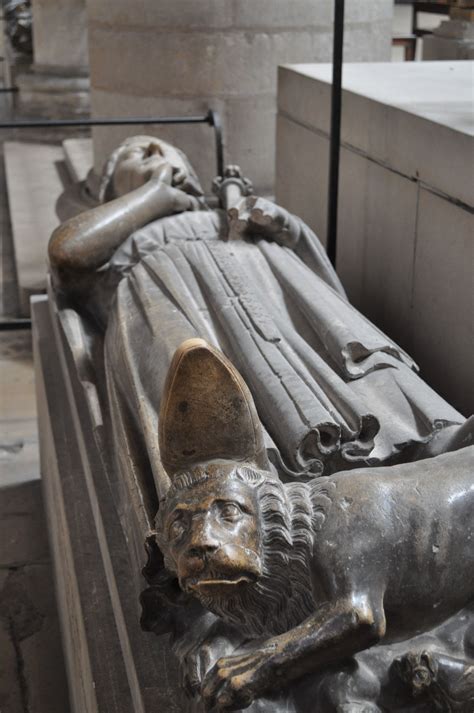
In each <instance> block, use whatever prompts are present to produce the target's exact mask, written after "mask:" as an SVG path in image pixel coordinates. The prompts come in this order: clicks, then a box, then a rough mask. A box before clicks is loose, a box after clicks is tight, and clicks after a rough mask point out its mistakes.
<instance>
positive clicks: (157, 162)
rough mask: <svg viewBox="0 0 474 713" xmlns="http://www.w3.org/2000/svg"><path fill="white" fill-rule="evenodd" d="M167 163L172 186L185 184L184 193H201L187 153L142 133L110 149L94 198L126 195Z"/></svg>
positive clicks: (100, 198) (107, 198)
mask: <svg viewBox="0 0 474 713" xmlns="http://www.w3.org/2000/svg"><path fill="white" fill-rule="evenodd" d="M167 166H169V167H170V168H171V176H170V180H171V184H172V185H173V186H174V187H176V188H181V187H186V189H187V190H188V192H192V193H194V194H196V195H202V189H201V186H200V184H199V180H198V178H197V175H196V173H195V171H194V169H193V167H192V166H191V163H190V162H189V160H188V158H187V156H186V155H185V154H184V153H183V152H182V151H180V150H179V149H177V148H176V147H174V146H172V145H171V144H169V143H167V142H166V141H163V140H162V139H159V138H157V137H155V136H145V135H144V136H131V137H129V138H128V139H126V140H125V141H123V142H122V143H121V144H120V146H119V147H118V148H116V149H115V150H114V151H113V152H112V154H111V155H110V157H109V158H108V160H107V162H106V164H105V167H104V170H103V173H102V177H101V179H100V185H99V189H98V199H99V200H100V202H105V201H108V200H111V199H113V198H117V197H119V196H122V195H126V194H127V193H129V192H130V191H132V190H134V189H135V188H139V187H140V186H142V185H143V184H144V183H146V182H147V181H149V180H150V178H151V177H152V176H153V175H157V174H158V173H160V172H162V171H164V169H165V167H167ZM190 189H191V191H190Z"/></svg>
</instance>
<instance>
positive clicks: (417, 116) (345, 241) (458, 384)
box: [276, 62, 474, 413]
mask: <svg viewBox="0 0 474 713" xmlns="http://www.w3.org/2000/svg"><path fill="white" fill-rule="evenodd" d="M343 85H344V91H343V102H342V106H343V117H342V150H341V174H340V198H339V235H338V250H337V269H338V272H339V275H340V277H341V279H342V281H343V283H344V286H345V287H346V289H347V291H348V294H349V298H350V300H351V301H352V302H353V303H354V304H355V305H356V306H357V307H358V308H359V309H360V310H361V311H362V312H363V313H364V314H365V315H367V316H368V317H369V319H371V320H373V321H374V322H375V323H376V324H377V325H378V326H380V327H381V328H382V329H383V330H384V331H385V332H387V333H388V334H389V335H390V336H391V337H392V338H394V339H395V341H397V342H398V343H400V344H401V345H402V346H404V347H405V348H406V349H407V350H408V351H409V352H410V353H411V354H412V356H414V358H415V359H416V360H417V361H418V363H419V364H420V366H421V368H422V375H423V376H424V378H425V379H426V380H427V381H428V382H429V383H430V384H431V385H432V386H433V387H434V388H435V389H436V390H437V391H439V392H440V393H441V394H442V395H443V396H444V397H445V398H447V399H448V400H449V401H450V402H451V403H453V405H455V406H456V407H457V408H458V409H460V410H462V411H464V412H465V413H470V412H472V409H473V407H474V393H473V388H472V363H473V361H474V354H473V347H474V345H473V340H472V295H473V278H472V264H473V262H472V261H473V247H474V243H473V240H472V235H473V228H474V225H473V219H472V206H473V205H474V195H473V182H472V165H473V152H474V142H473V139H472V135H473V129H472V120H471V117H472V67H471V63H469V62H430V63H428V62H416V63H415V62H407V63H392V64H348V65H346V66H345V68H344V75H343ZM330 94H331V67H330V65H303V66H299V67H298V66H293V67H283V68H281V69H280V75H279V92H278V136H277V186H276V197H277V201H278V202H279V203H281V204H282V205H284V206H285V207H286V208H288V209H290V210H291V211H293V212H294V213H296V214H298V215H300V216H301V217H302V218H303V219H304V220H306V221H307V222H308V223H309V225H310V226H311V227H312V228H313V229H314V230H315V232H316V233H317V234H318V236H319V237H320V238H321V239H322V240H323V242H324V241H325V237H326V210H327V185H328V160H329V126H330ZM447 365H449V369H447V368H446V367H447Z"/></svg>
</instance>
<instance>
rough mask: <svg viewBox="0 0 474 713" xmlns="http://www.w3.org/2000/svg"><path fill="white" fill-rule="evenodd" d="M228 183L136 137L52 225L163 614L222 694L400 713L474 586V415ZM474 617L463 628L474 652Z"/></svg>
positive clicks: (154, 614) (162, 620)
mask: <svg viewBox="0 0 474 713" xmlns="http://www.w3.org/2000/svg"><path fill="white" fill-rule="evenodd" d="M217 190H218V194H219V199H220V207H219V208H217V209H212V210H211V209H210V207H209V205H208V204H207V203H206V201H205V200H204V197H203V194H202V191H201V188H200V186H199V182H198V180H197V177H196V175H195V173H194V171H193V170H192V168H191V166H190V164H189V162H188V161H187V159H186V157H185V156H184V155H182V154H181V153H180V152H179V151H177V150H176V149H174V148H173V147H171V146H169V145H167V144H165V143H164V142H162V141H160V140H158V139H154V138H152V137H134V138H133V139H129V140H127V141H126V142H124V144H122V145H121V146H120V147H119V148H118V149H117V150H116V151H115V152H114V154H113V155H112V156H111V158H110V160H109V162H108V164H107V166H106V170H105V172H104V176H103V180H102V181H101V183H100V186H99V189H98V190H97V198H98V199H99V204H98V205H96V206H95V207H93V208H92V209H90V210H88V211H86V212H84V213H82V214H80V215H77V216H75V217H73V218H71V219H70V220H68V221H67V222H66V223H64V224H63V225H61V226H60V227H59V228H58V229H57V230H56V231H55V233H53V236H52V239H51V242H50V251H49V254H50V264H51V272H52V277H53V284H54V287H55V290H56V295H57V302H58V305H59V307H60V311H61V310H62V309H63V308H65V309H64V311H66V312H68V315H69V317H70V316H71V314H73V315H76V316H77V322H74V329H71V331H70V334H71V340H73V339H75V338H76V337H77V334H78V333H79V332H80V331H81V330H82V333H83V340H82V347H83V351H84V352H89V356H90V364H89V362H87V359H85V358H83V354H82V353H81V357H80V358H78V359H77V368H78V370H79V372H81V370H87V373H85V371H84V374H82V376H81V373H80V374H79V378H80V379H81V380H82V381H83V383H84V384H85V388H84V395H85V396H84V397H85V399H86V400H88V402H90V410H91V413H93V414H97V413H99V412H100V413H101V414H102V415H101V418H99V417H97V422H98V423H99V422H100V423H101V424H102V423H103V424H104V427H105V428H106V429H107V431H108V434H109V437H110V439H111V440H110V442H111V443H112V446H113V447H112V450H113V453H114V456H115V472H114V477H115V478H116V490H117V498H118V509H119V512H120V516H121V519H122V523H123V527H124V530H125V532H126V536H127V541H128V542H129V544H130V548H131V551H132V552H133V556H134V561H136V562H140V561H141V560H142V551H143V543H144V541H145V540H146V542H147V548H148V551H149V554H150V562H149V563H148V565H147V567H145V570H144V573H145V576H146V578H147V580H148V582H149V584H150V587H149V589H148V590H147V591H146V592H145V593H144V596H143V605H144V616H143V624H144V627H145V628H148V629H150V630H153V631H155V632H156V633H160V632H163V631H167V630H169V629H172V630H173V632H174V642H175V644H174V645H175V650H176V651H177V652H178V655H179V656H180V658H181V661H182V664H183V667H184V669H185V674H186V677H187V679H188V683H190V688H191V689H192V691H193V692H194V693H196V690H198V692H199V691H200V692H201V697H202V700H203V701H204V702H205V704H206V705H207V707H208V708H210V707H212V706H216V707H217V709H218V710H222V711H224V710H233V709H236V708H238V707H244V706H247V705H251V707H252V710H255V711H257V710H259V711H261V710H266V711H280V710H281V711H292V712H293V711H297V713H307V711H308V712H309V711H311V713H313V711H314V707H312V706H313V704H314V705H317V706H318V713H320V711H321V713H326V711H332V710H340V711H350V712H351V713H352V711H353V710H355V708H354V707H352V708H351V707H350V706H354V705H355V704H354V701H356V700H357V701H361V702H362V703H361V705H362V704H363V705H365V704H366V703H367V701H370V704H373V707H371V708H370V709H369V707H367V706H368V705H369V704H368V703H367V705H366V706H365V707H364V708H361V709H360V710H364V711H365V710H370V711H375V710H380V709H379V708H378V707H377V706H378V705H379V704H380V705H381V706H383V708H384V710H392V709H393V708H391V707H390V706H391V702H390V701H388V703H386V702H385V698H384V696H386V693H385V687H386V681H387V679H388V669H389V668H390V665H391V662H393V661H394V660H395V658H396V657H400V656H404V655H405V654H407V653H408V652H409V651H411V650H412V649H413V650H415V653H416V651H417V650H418V649H419V650H423V651H424V650H425V649H426V648H427V647H428V648H430V647H431V648H432V647H433V646H435V647H436V646H438V647H440V646H441V647H442V643H440V642H441V641H442V637H441V634H439V631H440V629H439V627H438V628H436V629H434V628H433V627H437V625H438V623H439V622H444V621H445V620H447V621H451V619H450V618H449V617H451V615H455V620H456V622H458V619H456V616H457V614H456V612H458V611H459V610H460V609H461V608H462V607H465V606H466V605H468V603H469V602H470V601H471V600H472V595H473V591H472V578H469V577H468V576H466V572H469V571H470V570H469V567H471V569H472V564H473V563H472V556H473V548H472V546H470V542H472V539H471V540H470V539H469V538H472V527H473V514H472V497H473V494H472V448H468V449H466V448H462V447H463V446H465V445H468V444H470V443H472V434H471V425H472V424H471V425H470V422H466V420H465V419H464V417H463V416H462V415H461V414H459V413H458V412H457V411H456V410H455V409H453V408H452V407H451V406H450V405H449V404H447V403H446V402H445V401H444V400H443V399H442V398H441V397H439V396H438V395H437V394H436V393H435V392H433V390H432V389H430V388H429V386H428V385H427V384H425V383H424V382H423V381H422V379H421V378H420V377H419V376H418V374H417V367H416V365H415V364H414V362H413V361H412V359H411V358H410V357H409V356H408V355H407V354H406V353H405V352H404V351H403V350H402V349H400V347H398V346H397V345H396V344H395V343H394V342H393V341H392V340H390V339H389V338H388V337H387V336H386V335H384V334H382V333H381V332H380V331H379V330H378V329H377V328H376V327H375V326H374V325H372V324H371V323H370V322H369V321H368V320H367V319H365V318H364V317H363V316H362V315H361V314H360V313H359V312H357V310H356V309H354V308H353V307H352V306H351V305H350V303H349V302H348V300H347V297H346V295H345V293H344V290H343V288H342V285H341V284H340V282H339V280H338V278H337V275H336V274H335V272H334V270H333V269H332V267H331V265H330V264H329V262H328V260H327V257H326V255H325V252H324V250H323V248H322V246H321V245H320V243H319V241H318V240H317V238H316V236H315V235H314V234H313V233H312V232H311V231H310V229H309V228H308V227H307V226H306V225H305V224H304V223H303V222H302V221H301V220H299V219H298V218H297V217H295V216H293V215H291V214H289V213H288V212H287V211H286V210H284V209H283V208H281V207H279V206H275V205H274V204H272V203H271V202H269V201H266V200H263V199H261V198H256V197H255V196H252V195H249V184H248V182H247V181H245V180H244V179H242V177H241V176H240V173H239V171H238V170H237V169H236V168H235V167H231V168H229V169H228V170H227V172H226V176H225V177H224V178H223V180H221V181H220V182H219V183H218V185H217ZM69 317H68V318H69ZM202 340H205V341H202ZM224 354H225V355H226V356H225V357H224ZM173 357H174V360H173ZM86 365H87V369H86ZM91 365H92V366H91ZM237 369H238V370H239V371H237ZM103 373H105V378H106V389H104V388H102V383H101V375H102V374H103ZM240 374H241V375H240ZM93 385H95V386H94V388H92V386H93ZM95 387H97V388H95ZM96 392H97V393H96ZM250 392H251V394H252V395H250ZM257 413H258V416H257ZM158 432H160V439H159V440H158ZM159 441H160V442H159ZM460 448H462V449H461V450H456V449H460ZM422 459H424V460H422ZM157 511H158V515H157V519H156V521H155V516H156V512H157ZM158 545H159V548H161V553H162V554H160V549H159V548H158ZM162 555H164V558H165V563H163V557H162ZM164 565H166V566H164ZM455 565H456V566H455ZM137 573H138V567H137ZM193 601H194V602H196V603H197V602H200V603H201V605H202V606H197V604H196V605H193V604H192V602H193ZM166 602H168V603H169V602H171V604H172V606H171V609H166ZM181 603H183V605H185V606H184V607H183V608H182V609H181V611H182V612H184V611H185V610H186V611H188V612H189V613H190V614H189V617H190V619H186V622H188V621H189V620H193V621H195V622H196V626H195V627H194V626H189V627H188V624H187V623H186V625H183V624H182V621H184V614H183V615H180V614H179V611H180V609H179V607H176V606H175V605H176V604H181ZM196 606H197V608H196ZM206 610H209V611H211V612H214V614H215V615H216V616H217V618H215V617H212V615H207V614H205V612H206ZM170 612H171V613H170ZM209 617H210V619H209ZM466 617H467V615H463V616H462V617H461V616H459V622H458V623H459V626H458V629H459V631H460V632H461V633H459V635H458V639H457V640H456V641H457V643H456V647H455V650H454V649H453V645H452V641H453V634H452V626H451V624H450V626H451V628H450V630H449V632H450V633H449V636H448V634H446V637H445V639H446V640H447V639H448V638H449V637H450V639H449V640H450V641H451V644H450V645H451V649H450V652H451V653H453V655H455V656H457V657H461V658H462V657H463V656H464V655H465V651H467V650H468V647H467V644H466V643H465V642H466V641H467V639H466V636H465V631H467V630H468V629H469V626H468V624H467V623H466V621H467V618H466ZM220 621H226V622H227V624H226V627H227V628H225V627H224V629H219V622H220ZM216 627H217V628H216ZM427 631H428V633H427V634H426V635H425V634H422V633H420V632H427ZM469 631H470V629H469ZM206 632H207V633H206ZM223 632H224V633H223ZM430 632H435V633H433V634H432V633H430ZM193 637H194V638H193ZM426 637H428V639H426ZM440 637H441V638H440ZM396 639H401V640H403V641H402V643H401V644H400V645H399V644H396V643H395V644H392V643H390V645H389V646H380V647H379V646H375V647H374V644H376V643H377V642H379V641H382V642H383V643H386V642H393V641H395V640H396ZM445 639H443V642H444V641H445ZM405 641H406V642H408V643H406V644H405V643H403V642H405ZM410 642H411V643H410ZM463 642H464V643H463ZM407 646H408V648H407ZM400 647H401V648H400ZM410 647H412V649H411V648H410ZM430 650H431V649H430ZM190 652H191V653H190ZM357 652H359V653H357ZM372 652H374V653H373V655H372ZM230 654H234V655H230ZM431 654H432V655H433V656H434V654H433V652H431ZM354 655H355V658H351V657H353V656H354ZM214 664H215V665H214ZM321 670H322V673H318V672H319V671H321ZM308 672H311V676H310V679H311V681H310V684H308V685H310V688H311V687H312V688H311V693H306V694H305V695H304V696H302V697H301V696H300V697H298V696H299V693H298V691H301V690H303V689H304V686H306V685H307V684H306V683H305V681H307V677H306V678H304V675H305V674H307V673H308ZM301 677H303V679H302V680H301V681H300V682H299V683H298V684H292V685H291V686H290V688H289V689H288V684H289V683H290V682H293V681H295V680H296V679H301ZM342 679H344V681H346V683H344V684H343V683H342ZM346 684H347V685H346ZM285 687H287V690H290V692H291V695H290V698H291V700H290V698H287V699H285V698H278V696H277V698H275V696H274V695H273V693H272V692H274V691H276V690H277V689H280V688H283V689H284V688H285ZM301 687H303V688H301ZM304 690H306V689H304ZM397 690H398V689H397ZM269 691H270V692H271V693H268V692H269ZM281 695H283V696H284V694H281ZM387 695H390V694H387ZM397 695H399V694H398V693H397ZM400 695H401V694H400ZM261 696H264V698H265V696H267V697H268V696H270V698H271V702H270V703H268V707H267V708H265V707H263V708H262V706H264V703H263V700H264V699H263V698H261ZM272 696H273V697H272ZM406 696H407V698H406V700H407V706H411V705H412V698H411V697H410V693H409V688H408V687H407V690H406ZM253 699H257V703H255V704H251V701H252V700H253ZM387 700H388V699H387ZM308 701H309V703H308ZM316 701H317V703H316ZM199 705H200V703H199V702H198V703H197V706H198V708H193V709H192V710H193V711H194V710H201V708H199ZM254 706H257V707H256V708H254ZM305 706H306V707H305ZM338 706H339V707H338ZM344 706H349V707H346V708H344ZM408 709H409V710H410V711H412V710H415V709H414V708H413V706H412V708H407V710H408ZM190 710H191V709H190ZM419 710H420V711H422V713H426V710H429V708H428V709H427V708H425V709H423V708H420V709H419Z"/></svg>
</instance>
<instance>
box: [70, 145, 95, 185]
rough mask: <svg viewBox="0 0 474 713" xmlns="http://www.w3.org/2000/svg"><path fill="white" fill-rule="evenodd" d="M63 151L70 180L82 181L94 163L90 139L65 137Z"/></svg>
mask: <svg viewBox="0 0 474 713" xmlns="http://www.w3.org/2000/svg"><path fill="white" fill-rule="evenodd" d="M63 151H64V160H65V161H66V166H67V168H68V171H69V175H70V177H71V181H73V182H74V183H75V182H77V181H84V180H85V178H86V177H87V174H88V172H89V170H90V169H91V168H92V166H93V164H94V151H93V147H92V139H65V140H64V141H63Z"/></svg>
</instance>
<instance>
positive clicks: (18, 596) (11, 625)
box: [0, 481, 69, 713]
mask: <svg viewBox="0 0 474 713" xmlns="http://www.w3.org/2000/svg"><path fill="white" fill-rule="evenodd" d="M0 662H1V663H0V708H1V710H2V713H3V711H5V713H17V712H18V713H24V712H25V711H28V713H45V712H46V711H47V712H48V713H65V712H66V711H68V710H69V704H68V693H67V684H66V675H65V671H64V663H63V655H62V648H61V638H60V634H59V623H58V616H57V611H56V600H55V591H54V586H53V579H52V570H51V564H50V562H49V546H48V538H47V533H46V525H45V518H44V511H43V501H42V493H41V484H40V482H38V481H37V482H35V483H27V484H23V485H20V486H16V487H9V488H2V489H0Z"/></svg>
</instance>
